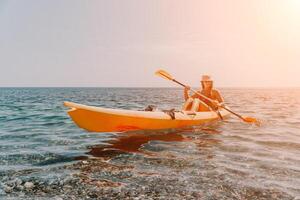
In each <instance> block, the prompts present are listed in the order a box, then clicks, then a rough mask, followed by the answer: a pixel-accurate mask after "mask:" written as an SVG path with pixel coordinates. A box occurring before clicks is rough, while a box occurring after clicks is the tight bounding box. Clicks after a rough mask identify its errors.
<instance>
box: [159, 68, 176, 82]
mask: <svg viewBox="0 0 300 200" xmlns="http://www.w3.org/2000/svg"><path fill="white" fill-rule="evenodd" d="M155 75H157V76H160V77H162V78H164V79H168V80H173V77H172V76H171V75H170V74H169V73H168V72H166V71H164V70H158V71H156V72H155Z"/></svg>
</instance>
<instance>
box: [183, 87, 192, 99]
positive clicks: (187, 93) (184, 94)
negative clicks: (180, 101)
mask: <svg viewBox="0 0 300 200" xmlns="http://www.w3.org/2000/svg"><path fill="white" fill-rule="evenodd" d="M190 89H191V88H190V87H189V86H186V87H185V88H184V91H183V96H184V100H185V101H186V100H188V99H189V98H190V95H189V90H190Z"/></svg>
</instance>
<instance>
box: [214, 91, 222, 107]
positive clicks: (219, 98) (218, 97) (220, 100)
mask: <svg viewBox="0 0 300 200" xmlns="http://www.w3.org/2000/svg"><path fill="white" fill-rule="evenodd" d="M214 92H215V96H216V100H217V101H218V102H219V103H220V104H221V105H224V98H223V97H222V95H221V93H220V92H219V91H218V90H215V91H214Z"/></svg>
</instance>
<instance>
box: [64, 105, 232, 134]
mask: <svg viewBox="0 0 300 200" xmlns="http://www.w3.org/2000/svg"><path fill="white" fill-rule="evenodd" d="M64 105H65V106H67V107H69V108H71V109H70V110H69V111H68V114H69V116H70V117H71V118H72V120H73V121H74V122H75V124H77V126H78V127H80V128H83V129H85V130H87V131H91V132H124V131H131V130H141V129H142V130H147V129H169V128H180V127H184V126H194V125H200V124H204V123H208V122H213V121H216V120H219V117H218V115H217V114H216V113H215V112H197V113H196V114H194V115H189V114H187V113H186V112H175V119H171V117H170V116H169V115H168V114H166V113H165V112H149V111H133V110H121V109H108V108H101V107H94V106H86V105H82V104H77V103H72V102H64ZM220 113H221V115H222V116H223V117H227V116H229V114H230V113H229V112H227V111H226V110H223V109H222V110H221V111H220Z"/></svg>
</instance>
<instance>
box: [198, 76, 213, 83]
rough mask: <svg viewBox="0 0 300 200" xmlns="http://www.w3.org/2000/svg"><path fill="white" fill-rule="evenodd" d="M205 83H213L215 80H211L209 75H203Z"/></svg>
mask: <svg viewBox="0 0 300 200" xmlns="http://www.w3.org/2000/svg"><path fill="white" fill-rule="evenodd" d="M203 81H213V80H212V79H211V77H210V76H209V75H203V76H202V79H201V82H203Z"/></svg>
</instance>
